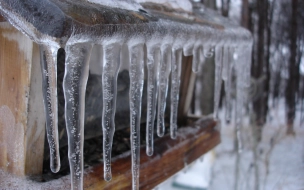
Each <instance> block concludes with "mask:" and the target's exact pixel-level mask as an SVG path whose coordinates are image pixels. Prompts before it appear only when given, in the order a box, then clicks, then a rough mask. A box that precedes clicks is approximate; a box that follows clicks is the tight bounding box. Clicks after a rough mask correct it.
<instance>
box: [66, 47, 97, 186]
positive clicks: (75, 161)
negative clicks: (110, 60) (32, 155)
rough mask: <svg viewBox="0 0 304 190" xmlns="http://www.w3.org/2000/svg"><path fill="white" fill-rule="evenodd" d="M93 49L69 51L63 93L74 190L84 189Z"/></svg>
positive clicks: (68, 49)
mask: <svg viewBox="0 0 304 190" xmlns="http://www.w3.org/2000/svg"><path fill="white" fill-rule="evenodd" d="M91 50H92V45H89V44H73V45H70V46H67V48H66V63H65V74H64V79H63V90H64V97H65V101H66V102H65V121H66V128H67V134H68V145H69V153H68V157H69V163H70V172H71V189H73V190H76V189H77V190H80V189H83V141H84V111H85V104H84V103H85V89H86V84H87V79H88V73H89V57H90V53H91Z"/></svg>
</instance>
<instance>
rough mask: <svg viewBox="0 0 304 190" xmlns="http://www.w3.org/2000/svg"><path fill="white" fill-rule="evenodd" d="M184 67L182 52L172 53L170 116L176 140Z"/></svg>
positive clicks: (171, 127) (171, 129)
mask: <svg viewBox="0 0 304 190" xmlns="http://www.w3.org/2000/svg"><path fill="white" fill-rule="evenodd" d="M181 65H182V50H181V49H179V50H174V51H173V52H172V66H171V68H172V72H171V115H170V136H171V138H172V139H175V138H176V133H177V112H178V100H179V88H180V77H181Z"/></svg>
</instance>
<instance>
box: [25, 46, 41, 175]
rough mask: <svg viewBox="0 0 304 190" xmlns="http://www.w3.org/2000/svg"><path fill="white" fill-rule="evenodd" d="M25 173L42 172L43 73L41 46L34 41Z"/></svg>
mask: <svg viewBox="0 0 304 190" xmlns="http://www.w3.org/2000/svg"><path fill="white" fill-rule="evenodd" d="M27 111H28V112H27V129H26V134H25V135H26V155H25V174H26V175H27V176H28V175H38V174H41V173H42V168H43V155H44V138H45V115H44V106H43V96H42V75H41V67H40V52H39V46H38V45H37V44H36V43H33V55H32V66H31V81H30V93H29V100H28V110H27Z"/></svg>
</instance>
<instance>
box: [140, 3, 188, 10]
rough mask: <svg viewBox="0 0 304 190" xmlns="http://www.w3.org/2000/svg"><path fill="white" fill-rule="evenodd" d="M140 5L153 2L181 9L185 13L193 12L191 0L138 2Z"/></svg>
mask: <svg viewBox="0 0 304 190" xmlns="http://www.w3.org/2000/svg"><path fill="white" fill-rule="evenodd" d="M136 1H137V2H139V3H145V2H152V3H157V4H165V5H169V6H170V7H171V8H174V9H181V10H184V11H188V12H191V11H192V3H191V2H190V1H189V0H184V1H181V0H136Z"/></svg>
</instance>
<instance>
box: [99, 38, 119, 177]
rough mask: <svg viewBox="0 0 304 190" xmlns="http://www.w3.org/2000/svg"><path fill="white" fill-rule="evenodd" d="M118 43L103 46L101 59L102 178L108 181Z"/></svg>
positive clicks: (110, 175)
mask: <svg viewBox="0 0 304 190" xmlns="http://www.w3.org/2000/svg"><path fill="white" fill-rule="evenodd" d="M120 49H121V45H120V44H110V45H105V46H104V47H103V56H104V57H103V60H102V64H103V65H102V67H103V73H102V90H103V110H102V129H103V160H104V179H105V180H106V181H110V180H111V179H112V173H111V153H112V144H113V136H114V132H115V121H114V119H115V112H116V96H117V75H118V71H119V67H120Z"/></svg>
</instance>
